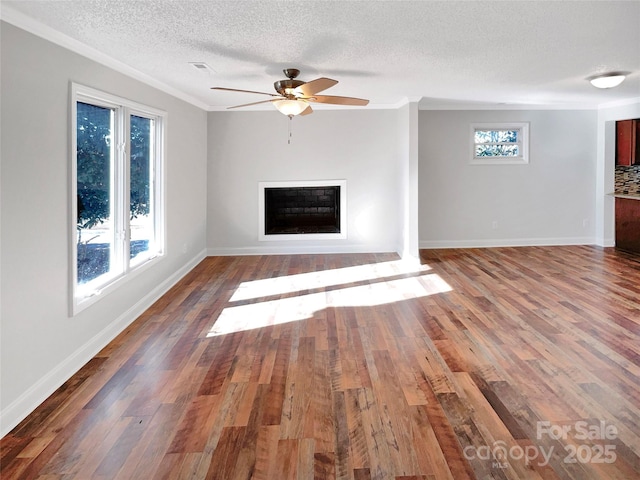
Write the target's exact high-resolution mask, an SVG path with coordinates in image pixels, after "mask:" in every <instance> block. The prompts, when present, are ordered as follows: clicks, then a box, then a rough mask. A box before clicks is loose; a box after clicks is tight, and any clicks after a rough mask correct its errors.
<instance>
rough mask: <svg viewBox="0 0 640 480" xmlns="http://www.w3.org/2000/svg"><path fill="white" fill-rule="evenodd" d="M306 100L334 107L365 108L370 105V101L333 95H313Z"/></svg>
mask: <svg viewBox="0 0 640 480" xmlns="http://www.w3.org/2000/svg"><path fill="white" fill-rule="evenodd" d="M304 100H306V101H307V102H316V103H331V104H333V105H354V106H365V105H368V104H369V100H365V99H364V98H354V97H336V96H333V95H313V96H311V97H309V98H305V99H304Z"/></svg>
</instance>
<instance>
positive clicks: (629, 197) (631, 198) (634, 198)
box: [609, 192, 640, 200]
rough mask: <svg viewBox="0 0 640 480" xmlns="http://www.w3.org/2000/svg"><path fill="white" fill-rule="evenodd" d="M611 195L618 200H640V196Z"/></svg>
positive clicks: (626, 194)
mask: <svg viewBox="0 0 640 480" xmlns="http://www.w3.org/2000/svg"><path fill="white" fill-rule="evenodd" d="M609 195H611V196H613V197H616V198H626V199H627V200H640V194H628V193H615V192H614V193H610V194H609Z"/></svg>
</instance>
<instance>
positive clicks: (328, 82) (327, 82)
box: [295, 77, 338, 97]
mask: <svg viewBox="0 0 640 480" xmlns="http://www.w3.org/2000/svg"><path fill="white" fill-rule="evenodd" d="M336 83H338V81H337V80H332V79H330V78H326V77H321V78H316V79H315V80H311V81H310V82H307V83H304V84H302V85H300V86H299V87H297V88H296V89H295V90H296V92H300V93H302V94H303V95H304V96H305V97H308V96H310V95H313V94H314V93H318V92H321V91H323V90H326V89H327V88H329V87H333V86H334V85H335V84H336Z"/></svg>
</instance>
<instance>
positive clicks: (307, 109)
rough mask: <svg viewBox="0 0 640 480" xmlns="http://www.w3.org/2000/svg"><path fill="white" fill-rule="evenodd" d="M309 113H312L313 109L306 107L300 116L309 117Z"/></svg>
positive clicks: (309, 106)
mask: <svg viewBox="0 0 640 480" xmlns="http://www.w3.org/2000/svg"><path fill="white" fill-rule="evenodd" d="M311 113H313V108H311V105H307V108H305V109H304V110H303V111H302V113H301V114H300V115H309V114H311Z"/></svg>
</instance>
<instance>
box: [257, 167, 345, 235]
mask: <svg viewBox="0 0 640 480" xmlns="http://www.w3.org/2000/svg"><path fill="white" fill-rule="evenodd" d="M258 195H259V199H260V202H259V203H260V206H259V208H260V215H259V218H260V225H259V228H260V232H259V233H260V240H287V239H295V240H311V239H331V238H346V231H345V225H346V223H345V221H344V220H345V216H346V182H345V181H344V180H334V181H306V182H260V184H259V192H258Z"/></svg>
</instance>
